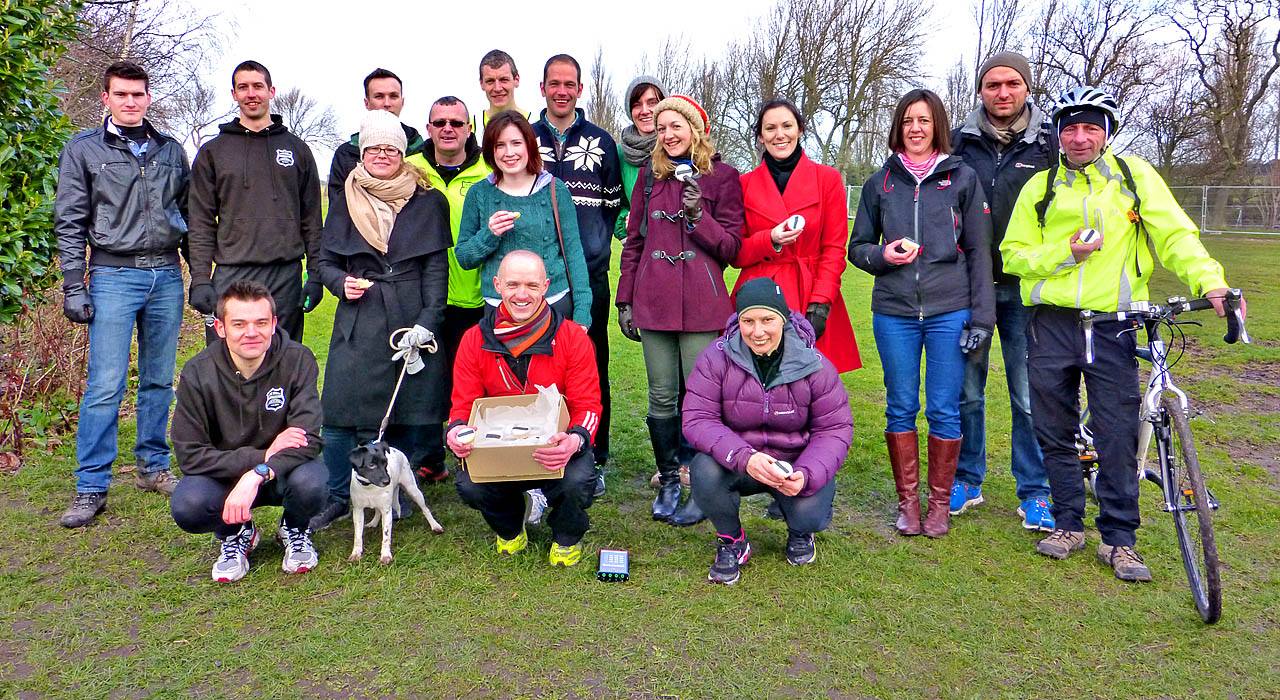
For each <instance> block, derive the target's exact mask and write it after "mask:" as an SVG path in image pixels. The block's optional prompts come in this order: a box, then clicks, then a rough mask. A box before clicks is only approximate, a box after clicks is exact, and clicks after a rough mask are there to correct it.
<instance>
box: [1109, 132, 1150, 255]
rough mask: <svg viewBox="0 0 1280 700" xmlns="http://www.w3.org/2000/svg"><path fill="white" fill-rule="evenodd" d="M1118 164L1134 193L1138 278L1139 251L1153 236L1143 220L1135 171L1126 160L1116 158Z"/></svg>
mask: <svg viewBox="0 0 1280 700" xmlns="http://www.w3.org/2000/svg"><path fill="white" fill-rule="evenodd" d="M1116 163H1118V164H1119V165H1120V174H1121V175H1123V176H1124V186H1125V187H1127V188H1129V191H1130V192H1132V193H1133V214H1134V217H1135V218H1137V220H1138V221H1137V222H1136V223H1134V228H1136V229H1137V230H1138V234H1139V235H1138V245H1136V246H1134V249H1133V267H1134V269H1135V270H1136V271H1137V273H1138V276H1139V277H1141V276H1142V264H1141V263H1139V262H1138V251H1139V250H1141V247H1142V246H1143V245H1144V244H1145V243H1146V239H1150V238H1151V234H1150V233H1148V232H1147V222H1146V221H1144V220H1143V218H1142V195H1140V194H1138V184H1137V183H1136V182H1134V180H1133V171H1132V170H1130V169H1129V164H1128V163H1126V162H1124V158H1121V157H1120V156H1116Z"/></svg>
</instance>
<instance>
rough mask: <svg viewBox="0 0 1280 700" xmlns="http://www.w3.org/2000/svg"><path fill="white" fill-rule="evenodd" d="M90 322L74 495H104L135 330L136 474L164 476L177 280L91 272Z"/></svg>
mask: <svg viewBox="0 0 1280 700" xmlns="http://www.w3.org/2000/svg"><path fill="white" fill-rule="evenodd" d="M89 297H90V298H91V299H92V300H93V321H91V322H90V323H89V372H88V381H87V382H86V386H85V390H84V399H83V400H82V401H81V402H80V423H79V426H78V427H77V428H76V462H77V463H78V465H79V466H77V467H76V491H78V492H80V493H104V492H106V490H107V487H108V486H110V485H111V465H112V463H114V462H115V460H116V455H117V446H116V427H117V423H118V422H119V416H120V401H121V400H122V399H123V398H124V389H125V383H126V381H127V380H128V377H129V345H130V342H131V341H132V340H133V328H134V325H135V324H136V325H137V327H138V437H137V442H136V443H135V445H134V448H133V454H134V459H135V463H136V464H137V468H138V471H139V472H141V473H144V474H147V473H151V472H158V471H160V470H162V469H168V468H169V442H168V440H166V438H165V430H166V428H167V427H168V424H169V406H170V404H172V403H173V372H174V366H175V365H176V364H177V356H178V330H179V329H180V328H181V326H182V301H183V299H182V272H181V271H180V270H179V269H178V268H177V267H176V266H174V267H159V268H152V269H140V268H132V267H106V266H100V265H94V266H92V267H90V272H89Z"/></svg>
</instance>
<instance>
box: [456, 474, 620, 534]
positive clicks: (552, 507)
mask: <svg viewBox="0 0 1280 700" xmlns="http://www.w3.org/2000/svg"><path fill="white" fill-rule="evenodd" d="M595 478H596V468H595V462H594V461H593V460H592V458H591V452H589V451H586V450H584V451H583V452H582V453H581V454H579V455H577V456H575V457H574V458H573V459H571V460H569V463H568V464H567V465H565V468H564V478H563V479H540V480H536V481H501V482H496V483H490V484H477V483H475V482H473V481H472V480H471V475H470V474H468V473H467V471H466V470H465V469H459V470H458V471H457V473H456V474H455V479H456V482H457V484H458V496H459V497H460V498H461V499H462V502H463V503H465V504H467V505H468V506H470V507H472V508H475V509H476V510H478V511H480V514H481V515H483V516H484V520H485V522H487V523H489V527H490V528H492V529H493V531H494V532H495V533H497V534H498V536H499V537H501V538H502V539H504V540H510V539H515V538H516V537H519V536H520V531H521V530H522V529H524V492H525V491H528V490H531V489H542V494H543V495H544V496H546V497H547V506H548V508H549V510H548V515H547V518H546V520H547V524H548V525H549V526H550V527H551V536H552V539H554V540H555V542H556V544H558V545H562V546H565V547H568V546H569V545H573V544H577V543H578V542H580V541H581V540H582V536H583V535H585V534H586V532H587V528H588V527H590V525H591V519H590V518H589V517H588V516H587V508H590V507H591V501H592V500H593V499H594V496H593V493H594V491H595Z"/></svg>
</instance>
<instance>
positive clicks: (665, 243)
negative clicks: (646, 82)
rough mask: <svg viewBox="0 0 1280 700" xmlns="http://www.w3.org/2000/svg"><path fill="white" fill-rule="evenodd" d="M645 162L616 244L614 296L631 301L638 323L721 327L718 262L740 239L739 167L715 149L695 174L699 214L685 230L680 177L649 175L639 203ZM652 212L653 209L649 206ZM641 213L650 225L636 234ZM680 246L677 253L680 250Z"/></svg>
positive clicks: (724, 311)
mask: <svg viewBox="0 0 1280 700" xmlns="http://www.w3.org/2000/svg"><path fill="white" fill-rule="evenodd" d="M648 169H649V166H645V167H643V168H641V169H640V173H639V174H638V175H637V176H636V184H635V189H634V190H632V192H631V193H630V194H631V214H630V215H629V216H628V217H627V240H626V242H625V243H623V244H622V258H621V262H620V265H619V267H620V268H621V272H622V274H621V276H620V277H619V278H618V293H617V295H616V297H615V299H614V303H615V304H617V305H618V306H622V305H624V304H630V305H631V313H632V318H633V319H634V321H635V325H636V328H640V329H642V330H643V329H649V330H655V331H679V332H685V333H692V332H699V331H715V330H720V328H721V324H723V323H724V319H725V317H726V316H729V315H730V314H732V313H733V302H731V301H730V300H729V291H728V290H727V289H726V288H725V286H724V268H725V266H726V265H729V264H730V263H731V262H732V261H733V259H734V257H736V256H737V255H738V249H739V248H741V247H742V227H743V208H742V185H741V184H740V182H739V179H738V171H737V170H734V169H733V166H731V165H728V164H726V163H724V162H723V161H721V160H720V157H719V156H716V158H715V159H714V160H712V162H711V172H710V173H707V174H706V175H702V176H701V177H699V178H698V186H699V187H700V188H701V189H702V218H701V219H700V220H699V221H698V223H697V224H695V225H694V227H693V230H689V228H688V226H687V225H686V223H685V219H684V217H683V216H679V217H678V218H676V220H675V221H671V220H670V219H668V218H666V217H664V216H663V215H662V213H668V212H669V213H670V214H673V215H674V214H677V213H678V212H680V211H681V210H682V209H683V207H682V205H681V202H680V193H681V190H682V188H683V183H681V182H680V181H679V180H675V179H674V178H669V179H665V180H655V181H654V183H653V192H652V193H651V194H650V196H649V206H648V207H645V205H644V184H645V178H646V177H647V172H648ZM655 213H658V216H657V217H655V216H654V214H655ZM642 220H647V221H648V222H649V224H648V233H647V234H646V235H645V236H641V235H640V222H641V221H642ZM681 254H683V257H681Z"/></svg>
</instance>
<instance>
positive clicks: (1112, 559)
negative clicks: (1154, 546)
mask: <svg viewBox="0 0 1280 700" xmlns="http://www.w3.org/2000/svg"><path fill="white" fill-rule="evenodd" d="M1098 561H1100V562H1102V563H1103V564H1105V565H1107V566H1109V567H1111V569H1112V570H1113V571H1115V572H1116V578H1118V579H1120V580H1121V581H1141V582H1143V583H1146V582H1148V581H1150V580H1151V569H1148V568H1147V565H1146V564H1144V563H1142V557H1140V556H1138V552H1137V551H1136V550H1135V549H1134V548H1133V547H1112V546H1111V545H1109V544H1106V543H1105V542H1104V543H1100V544H1099V545H1098Z"/></svg>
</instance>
